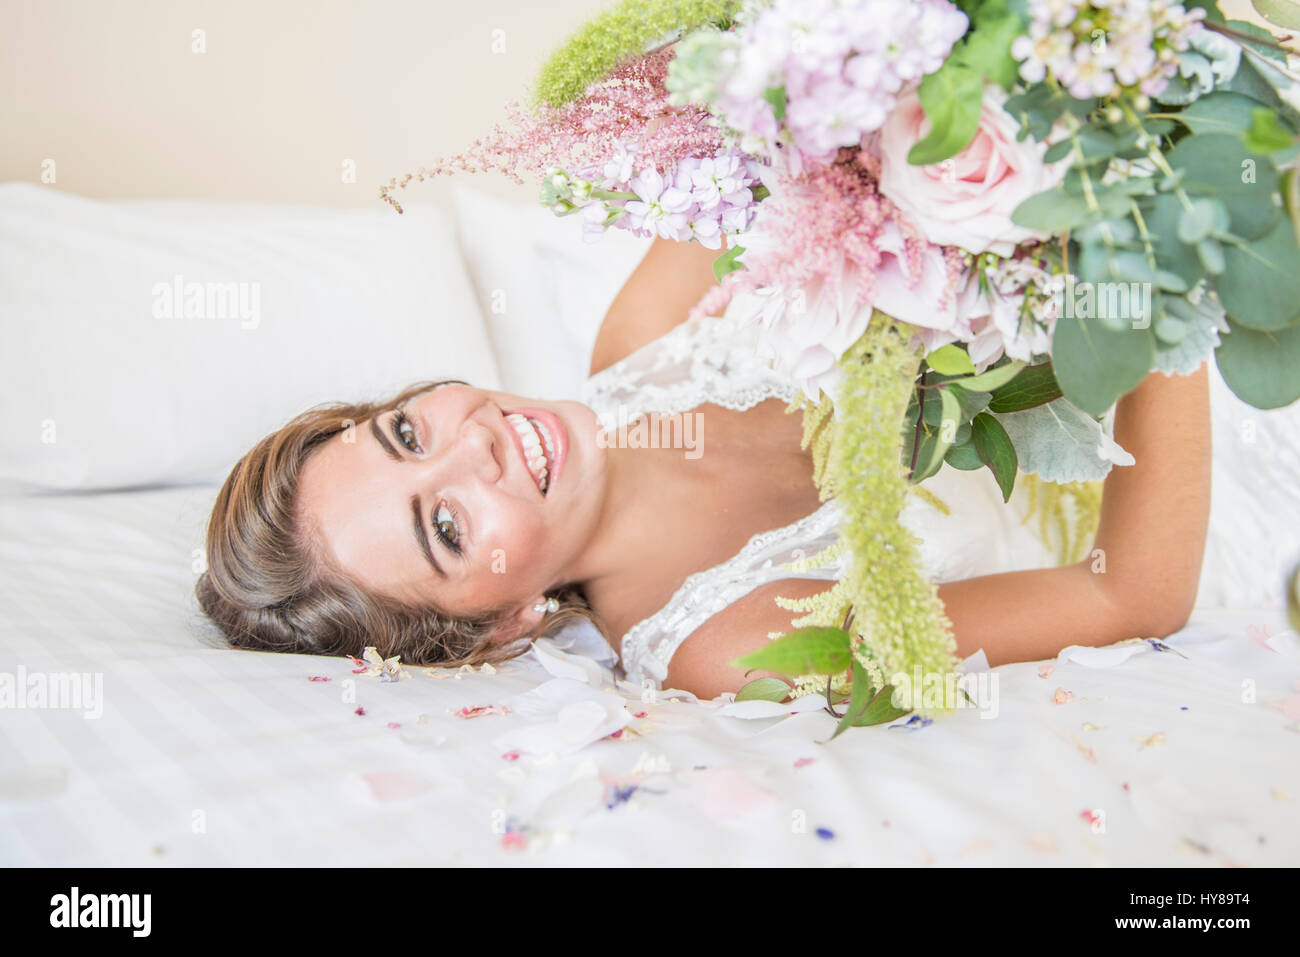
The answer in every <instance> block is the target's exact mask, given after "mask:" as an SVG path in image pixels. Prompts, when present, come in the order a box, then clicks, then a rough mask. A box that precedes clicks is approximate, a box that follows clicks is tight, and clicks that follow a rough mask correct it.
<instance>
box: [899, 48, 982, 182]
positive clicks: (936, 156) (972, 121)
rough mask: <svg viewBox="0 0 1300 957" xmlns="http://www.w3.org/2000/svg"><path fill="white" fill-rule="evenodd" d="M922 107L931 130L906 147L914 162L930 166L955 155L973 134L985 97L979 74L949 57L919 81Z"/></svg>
mask: <svg viewBox="0 0 1300 957" xmlns="http://www.w3.org/2000/svg"><path fill="white" fill-rule="evenodd" d="M919 92H920V96H921V108H922V109H924V110H925V116H926V118H927V119H928V120H929V121H930V132H929V133H927V134H926V136H925V138H924V139H922V140H920V141H919V142H917V143H915V144H914V145H913V146H912V148H911V150H909V151H908V154H907V161H908V162H909V163H911V164H913V165H914V166H930V165H932V164H934V163H940V162H943V161H944V160H946V159H948V158H949V157H952V156H956V155H957V154H958V153H960V152H961V151H962V150H964V149H965V148H966V147H967V146H969V145H970V141H971V140H973V139H974V138H975V133H976V131H978V129H979V120H980V111H981V110H982V108H983V101H984V81H983V79H982V78H981V77H980V74H979V73H978V72H977V71H975V70H973V69H971V68H970V67H968V66H962V65H960V64H958V63H956V62H955V61H953V60H952V59H951V58H950V59H949V60H947V61H946V62H945V63H944V65H943V66H942V67H940V68H939V70H938V71H937V72H935V73H931V74H929V75H928V76H926V78H925V79H924V80H922V81H921V87H920V91H919Z"/></svg>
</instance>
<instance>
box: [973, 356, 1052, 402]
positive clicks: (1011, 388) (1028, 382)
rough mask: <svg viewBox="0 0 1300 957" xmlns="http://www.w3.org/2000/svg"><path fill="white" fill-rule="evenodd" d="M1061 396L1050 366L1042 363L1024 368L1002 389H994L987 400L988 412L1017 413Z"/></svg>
mask: <svg viewBox="0 0 1300 957" xmlns="http://www.w3.org/2000/svg"><path fill="white" fill-rule="evenodd" d="M1061 395H1062V392H1061V387H1060V386H1059V385H1057V383H1056V375H1055V374H1054V373H1053V372H1052V364H1051V363H1050V362H1043V363H1041V364H1039V365H1036V366H1026V367H1025V368H1023V369H1021V370H1020V371H1019V372H1018V373H1016V377H1015V378H1014V379H1012V380H1011V381H1010V382H1008V383H1007V384H1006V385H1004V386H1003V387H1002V388H1000V389H995V390H994V392H993V397H992V398H991V399H990V400H989V411H991V412H1019V411H1020V410H1021V409H1032V408H1033V407H1034V406H1036V405H1042V404H1044V403H1046V402H1051V401H1052V400H1053V399H1059V398H1060V397H1061Z"/></svg>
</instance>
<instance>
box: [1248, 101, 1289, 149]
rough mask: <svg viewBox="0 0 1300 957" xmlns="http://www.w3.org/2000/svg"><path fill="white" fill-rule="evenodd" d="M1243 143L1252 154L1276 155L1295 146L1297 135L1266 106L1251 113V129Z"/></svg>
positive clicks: (1256, 108) (1258, 107) (1259, 107)
mask: <svg viewBox="0 0 1300 957" xmlns="http://www.w3.org/2000/svg"><path fill="white" fill-rule="evenodd" d="M1241 143H1242V145H1243V146H1245V147H1246V149H1248V150H1250V151H1251V152H1252V153H1275V152H1277V151H1278V150H1284V149H1287V148H1288V147H1291V146H1294V145H1295V135H1294V134H1293V133H1292V132H1291V131H1290V130H1289V129H1287V128H1286V127H1285V126H1283V125H1282V123H1281V121H1280V120H1279V119H1278V116H1277V114H1276V113H1274V112H1273V111H1272V110H1270V109H1269V108H1268V107H1266V106H1257V107H1255V108H1254V109H1253V110H1251V111H1250V129H1248V130H1247V131H1246V132H1245V133H1244V134H1243V135H1242V137H1241Z"/></svg>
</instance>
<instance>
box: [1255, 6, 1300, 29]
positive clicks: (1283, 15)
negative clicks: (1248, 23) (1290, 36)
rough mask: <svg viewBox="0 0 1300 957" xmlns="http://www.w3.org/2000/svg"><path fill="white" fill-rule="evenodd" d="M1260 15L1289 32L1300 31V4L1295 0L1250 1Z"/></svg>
mask: <svg viewBox="0 0 1300 957" xmlns="http://www.w3.org/2000/svg"><path fill="white" fill-rule="evenodd" d="M1250 2H1251V5H1252V6H1254V8H1255V9H1256V10H1258V11H1259V15H1260V16H1261V17H1263V18H1264V19H1265V20H1267V21H1269V22H1270V23H1276V24H1277V25H1278V26H1279V27H1286V28H1287V29H1288V30H1300V3H1296V2H1295V0H1250Z"/></svg>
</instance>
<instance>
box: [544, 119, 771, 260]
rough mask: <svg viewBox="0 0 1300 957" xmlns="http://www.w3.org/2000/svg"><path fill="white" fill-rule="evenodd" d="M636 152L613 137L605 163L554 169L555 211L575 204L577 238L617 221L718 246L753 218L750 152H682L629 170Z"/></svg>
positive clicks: (755, 172)
mask: <svg viewBox="0 0 1300 957" xmlns="http://www.w3.org/2000/svg"><path fill="white" fill-rule="evenodd" d="M636 152H637V151H636V148H635V146H632V145H628V144H622V143H621V144H619V147H618V149H617V150H616V152H615V155H614V156H612V157H611V158H610V159H609V161H608V162H606V163H604V164H598V165H593V166H588V167H584V168H582V169H579V170H578V171H576V173H575V174H574V175H569V174H561V175H560V177H559V180H558V182H561V183H563V184H564V185H563V187H562V188H559V189H558V197H559V201H558V202H557V203H556V212H559V213H565V212H576V211H577V210H578V209H581V212H582V238H583V240H584V241H585V242H596V241H598V240H599V239H600V237H601V236H602V235H603V234H604V232H605V230H606V229H609V228H618V229H626V230H628V231H629V232H631V233H632V234H633V235H636V236H642V237H648V236H662V237H664V238H665V239H674V240H677V241H678V242H687V241H689V240H691V239H694V240H696V241H698V242H699V243H700V244H701V245H704V246H707V247H708V248H710V249H720V248H721V247H722V237H723V235H724V234H726V235H735V234H737V233H742V232H744V231H745V230H747V229H748V228H749V226H750V224H751V223H752V222H753V218H754V214H755V212H756V210H757V207H758V203H757V201H756V200H755V199H754V191H753V188H754V187H756V186H757V185H758V184H759V182H760V179H759V167H758V164H757V163H755V162H754V160H753V159H751V158H749V157H746V156H744V155H742V154H740V153H737V152H735V151H723V152H719V153H717V154H716V155H714V156H704V157H686V158H685V159H682V160H679V161H678V162H677V163H676V164H674V166H673V168H672V169H671V170H670V171H669V173H668V174H667V175H665V174H664V173H661V172H660V171H658V170H657V169H655V168H653V167H649V166H647V167H643V168H642V169H641V170H640V171H639V172H634V171H635V169H636V167H635V158H636ZM601 177H603V178H601ZM597 179H599V183H598V184H596V185H594V182H595V181H596V180H597Z"/></svg>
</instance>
